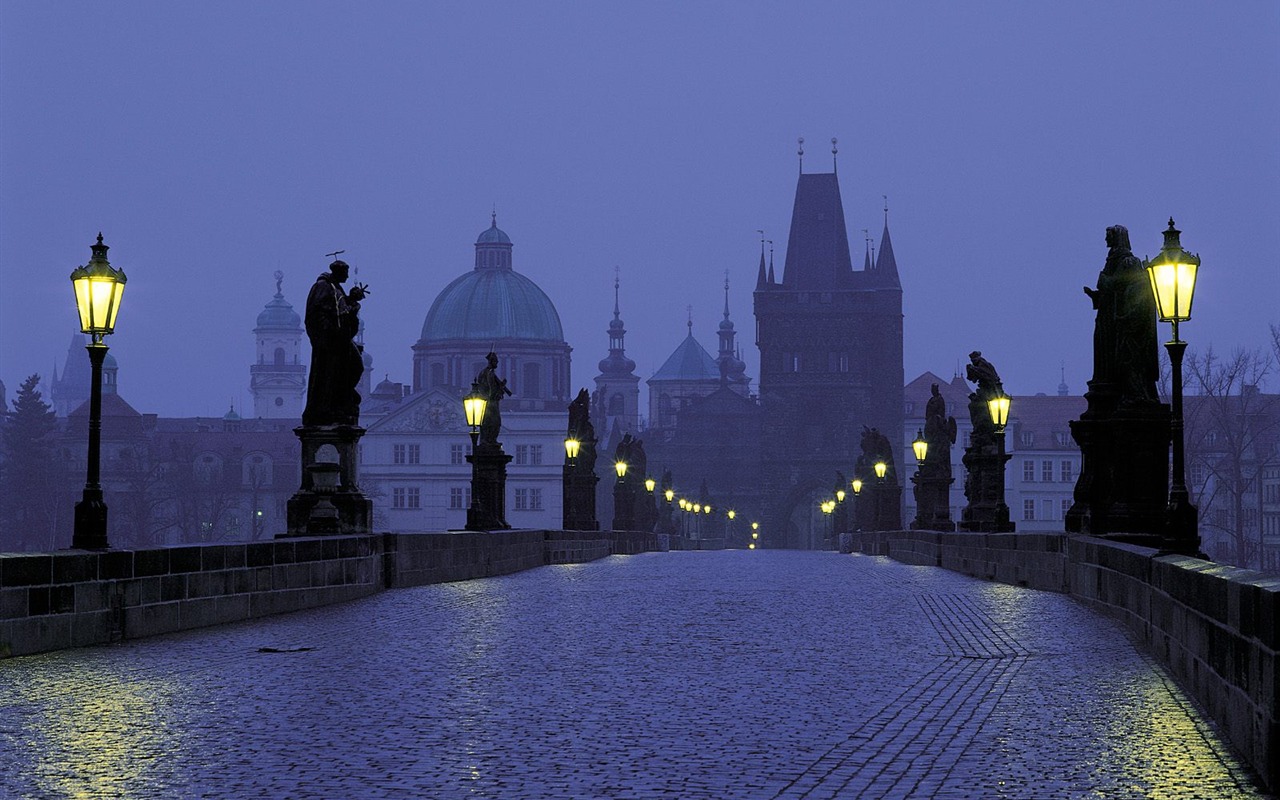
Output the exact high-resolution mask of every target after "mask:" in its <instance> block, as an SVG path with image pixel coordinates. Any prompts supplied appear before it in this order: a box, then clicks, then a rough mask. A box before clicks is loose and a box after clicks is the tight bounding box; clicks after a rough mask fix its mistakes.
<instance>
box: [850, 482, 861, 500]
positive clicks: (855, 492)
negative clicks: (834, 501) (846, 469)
mask: <svg viewBox="0 0 1280 800" xmlns="http://www.w3.org/2000/svg"><path fill="white" fill-rule="evenodd" d="M849 485H850V486H852V487H853V496H854V497H857V496H858V495H860V494H862V478H854V479H853V480H851V481H849Z"/></svg>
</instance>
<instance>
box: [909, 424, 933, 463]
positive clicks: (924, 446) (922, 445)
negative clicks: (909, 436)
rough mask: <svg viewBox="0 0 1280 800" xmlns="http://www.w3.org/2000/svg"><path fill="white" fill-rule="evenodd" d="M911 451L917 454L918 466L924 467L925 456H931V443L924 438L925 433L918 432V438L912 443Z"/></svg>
mask: <svg viewBox="0 0 1280 800" xmlns="http://www.w3.org/2000/svg"><path fill="white" fill-rule="evenodd" d="M911 449H912V450H913V451H914V452H915V454H916V464H918V465H920V466H924V459H925V456H927V455H928V454H929V442H928V441H926V440H925V438H924V431H922V430H917V431H916V438H915V441H913V442H912V443H911Z"/></svg>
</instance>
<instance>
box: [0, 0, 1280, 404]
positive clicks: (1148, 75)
mask: <svg viewBox="0 0 1280 800" xmlns="http://www.w3.org/2000/svg"><path fill="white" fill-rule="evenodd" d="M1048 5H1049V4H1043V3H1022V2H1010V3H981V4H941V3H900V2H884V3H874V4H871V3H859V4H852V3H829V4H827V3H810V4H804V5H801V6H796V5H795V4H782V3H778V4H771V5H762V4H761V5H749V4H745V3H724V4H714V5H713V4H710V3H699V4H689V3H643V4H631V5H628V6H627V7H625V8H622V7H621V6H620V5H618V4H600V5H596V4H580V3H578V4H515V3H513V4H499V3H483V4H480V3H465V4H464V3H456V4H448V5H445V4H430V5H428V4H421V3H393V2H379V3H368V4H364V3H362V4H357V3H343V4H334V3H317V2H306V3H303V2H293V3H286V2H270V3H249V2H234V3H194V2H189V3H171V2H153V3H99V2H94V3H56V4H45V3H19V2H12V0H10V1H9V2H4V3H3V4H0V269H2V270H3V277H4V282H5V291H4V292H3V294H2V295H0V342H2V343H3V345H2V349H0V379H2V380H3V381H4V382H5V384H6V385H7V386H8V387H9V391H10V396H12V392H13V391H14V390H15V389H16V387H17V385H18V383H19V382H20V381H21V379H22V378H23V377H24V376H26V375H28V374H30V373H32V372H40V373H42V374H45V375H47V374H48V372H49V369H50V367H51V365H52V364H53V363H54V361H55V360H57V361H58V363H59V366H61V363H62V361H63V359H64V358H65V356H66V347H67V342H68V340H69V338H70V334H71V333H72V332H74V330H75V325H76V319H75V313H74V310H73V306H72V293H71V288H70V282H69V281H68V275H69V273H70V271H71V269H72V268H73V267H75V266H76V265H79V264H82V263H84V262H85V261H86V260H87V259H88V257H89V245H90V244H91V243H92V241H93V239H94V236H95V235H96V234H97V232H98V231H99V230H101V231H103V233H104V234H105V236H106V241H107V243H108V244H109V245H111V246H112V250H111V254H110V255H111V258H112V261H113V263H115V264H116V265H117V266H120V267H123V268H124V269H125V270H126V271H127V273H128V275H129V289H128V292H127V294H126V296H125V304H124V306H123V310H122V312H121V316H120V320H119V328H118V333H116V334H115V335H114V336H112V337H110V339H109V340H108V343H109V344H110V345H111V348H112V352H113V353H114V354H115V355H116V357H117V358H118V359H119V362H120V365H121V373H120V383H121V393H122V394H123V395H124V397H125V398H126V399H128V400H129V401H130V402H131V403H133V405H134V406H135V407H137V408H138V409H139V410H142V411H154V412H158V413H160V414H162V415H196V414H200V415H212V414H219V415H220V414H221V413H223V412H224V411H225V410H226V408H227V404H228V402H229V401H232V400H234V402H235V403H236V406H237V407H238V408H243V407H244V406H246V405H249V394H248V382H249V372H248V365H249V363H250V362H251V360H252V359H253V354H254V349H253V346H254V342H253V336H252V333H251V329H252V327H253V324H254V319H255V317H256V315H257V313H258V311H259V310H260V309H261V307H262V305H263V304H264V303H266V302H267V301H268V300H269V299H270V297H271V295H272V293H273V292H274V281H273V279H272V277H271V275H272V272H273V271H275V270H277V269H280V270H283V271H284V272H285V294H286V297H287V298H288V299H289V300H290V301H291V302H293V303H294V305H295V306H297V307H298V308H299V310H301V305H302V301H303V298H304V297H305V292H306V289H307V287H308V286H309V285H310V283H311V281H312V280H314V278H315V276H316V274H318V273H319V272H320V271H321V270H322V269H323V268H324V267H325V265H326V263H327V261H326V259H325V257H324V254H325V253H327V252H329V251H332V250H337V249H345V250H346V251H347V252H346V255H345V256H344V258H346V259H347V260H348V261H350V262H351V263H352V264H353V265H354V266H357V267H359V269H360V276H359V277H360V279H361V280H364V281H367V282H368V283H369V284H370V286H371V288H372V290H373V295H372V297H371V298H370V300H369V301H368V302H367V304H366V306H365V308H366V314H365V316H366V319H367V337H366V342H367V345H368V348H369V350H370V352H371V353H372V354H373V356H374V359H375V371H376V375H375V382H376V381H377V380H380V379H381V378H382V377H383V374H384V373H389V374H390V376H391V378H392V379H393V380H401V381H408V380H409V379H410V372H409V369H410V363H411V351H410V347H411V345H412V344H413V343H414V341H416V340H417V338H418V335H419V332H420V329H421V326H422V321H423V318H424V317H425V315H426V312H427V309H428V308H429V307H430V304H431V301H432V300H433V299H434V297H435V295H436V294H437V292H439V290H440V289H441V288H443V287H444V286H445V285H446V284H447V283H448V282H449V281H450V280H452V279H453V278H455V277H456V276H457V275H459V274H461V273H462V272H464V271H466V270H468V269H470V268H471V266H472V243H473V242H474V241H475V237H476V235H477V234H478V233H479V232H480V231H481V230H482V229H484V228H485V227H487V225H488V222H489V212H490V209H491V208H492V207H493V206H494V205H495V204H496V207H497V210H498V222H499V225H500V226H501V227H502V228H503V229H504V230H506V232H507V233H508V234H510V236H511V238H512V240H513V241H514V242H515V254H514V257H515V267H516V269H517V270H518V271H520V272H523V273H524V274H526V275H528V276H529V277H530V278H532V279H533V280H534V281H536V282H537V283H538V284H539V285H540V286H541V287H542V288H543V289H544V290H545V291H546V292H547V294H548V295H549V296H550V297H551V299H552V300H553V301H554V302H555V303H556V305H557V307H558V308H559V311H560V315H561V318H562V320H563V322H564V327H565V335H566V338H567V339H568V341H569V343H570V344H571V345H572V346H573V347H574V354H573V355H574V364H573V369H574V372H573V380H574V383H575V384H577V385H582V386H590V385H592V383H591V379H592V378H593V377H594V375H595V373H596V362H597V361H598V360H599V359H600V358H602V357H603V356H604V355H605V352H606V345H607V339H606V336H605V326H606V324H607V322H608V320H609V319H610V316H611V309H612V302H613V286H612V282H613V268H614V266H615V265H617V266H619V267H620V268H621V270H622V281H623V287H622V292H623V296H622V304H623V318H624V320H625V321H626V323H627V328H628V331H629V333H628V336H627V345H628V354H629V355H630V356H631V357H632V358H634V359H635V360H636V362H637V364H638V368H637V372H639V373H640V374H641V377H642V378H648V377H649V375H651V374H652V373H653V371H654V370H656V369H657V368H658V366H660V365H661V363H662V361H663V360H664V359H665V358H666V357H667V355H668V354H670V352H671V351H672V350H673V349H674V348H675V347H676V345H677V344H678V343H679V341H680V340H681V339H682V338H683V336H684V334H685V325H684V323H685V318H686V312H685V307H686V306H687V305H692V306H693V315H694V333H695V335H696V336H697V338H698V339H699V341H701V342H702V344H703V346H704V347H706V348H708V349H709V350H714V348H715V326H716V324H717V323H718V322H719V319H720V312H721V307H722V304H723V294H722V283H723V280H724V271H725V270H729V271H730V273H731V278H730V279H731V283H732V288H731V297H730V304H731V310H732V312H733V319H734V321H735V322H736V324H737V327H738V330H739V331H740V336H739V339H740V341H741V342H742V344H743V345H744V351H745V354H746V357H747V362H748V365H749V369H748V373H749V374H750V375H751V376H752V377H753V378H758V375H759V369H758V358H757V353H756V351H755V348H754V345H753V343H752V331H753V328H754V322H753V317H752V314H751V302H750V291H751V289H752V288H753V286H754V280H755V269H756V262H757V259H758V257H759V241H758V236H757V234H756V233H755V231H756V229H758V228H764V229H765V230H766V231H767V233H768V235H769V236H771V237H772V238H774V239H775V240H776V241H777V245H776V246H777V261H778V264H779V267H780V266H781V262H782V260H783V256H784V251H785V241H786V232H787V227H788V224H789V221H790V213H791V201H792V197H793V194H794V191H795V175H796V157H795V149H796V137H797V136H804V137H805V138H806V142H807V144H806V151H807V155H806V158H805V165H806V169H808V170H810V171H828V170H829V169H830V164H831V158H830V153H829V150H830V145H829V143H828V142H829V140H830V138H831V137H832V136H836V137H839V139H840V145H839V147H840V178H841V188H842V191H843V196H844V206H845V213H846V215H847V224H848V228H849V231H850V234H851V237H852V238H853V241H852V242H851V249H852V250H853V252H854V253H855V262H856V263H857V264H859V265H860V264H861V254H862V252H863V243H862V233H861V231H862V229H863V228H870V229H871V230H872V231H873V234H874V235H875V236H876V238H877V241H878V238H879V232H880V228H881V226H882V219H883V212H882V210H881V208H882V205H883V201H882V200H881V195H888V197H889V207H890V212H889V215H890V229H891V231H892V234H893V241H894V249H895V252H896V255H897V259H898V266H899V269H900V271H901V275H902V281H903V288H904V309H905V315H906V321H905V328H906V365H905V367H906V374H907V377H908V379H910V378H913V377H915V376H916V375H918V374H919V373H920V372H922V371H924V370H926V369H929V370H933V371H935V372H938V373H940V374H943V375H944V376H950V374H951V373H952V371H953V370H954V369H955V365H956V363H957V361H958V360H960V359H963V358H964V356H965V354H967V353H968V352H969V350H972V349H981V350H982V351H984V353H986V355H987V356H988V357H989V358H990V359H991V360H992V361H993V362H994V363H995V364H996V366H997V367H998V368H999V369H1000V371H1001V373H1002V376H1003V377H1004V380H1005V385H1006V386H1007V387H1008V388H1009V389H1010V391H1013V392H1017V393H1033V392H1037V391H1045V392H1052V391H1054V389H1055V387H1056V386H1057V384H1058V380H1059V372H1058V369H1059V364H1060V363H1065V367H1066V380H1067V382H1068V384H1070V386H1071V389H1072V391H1073V393H1080V392H1082V391H1083V390H1084V382H1085V381H1086V380H1087V379H1088V377H1089V372H1090V369H1091V365H1090V358H1091V351H1090V341H1091V330H1092V311H1091V309H1090V306H1089V302H1088V299H1087V298H1086V297H1085V296H1084V294H1083V293H1082V292H1081V291H1080V287H1081V286H1082V285H1084V284H1090V285H1092V284H1093V283H1094V282H1095V279H1096V276H1097V272H1098V270H1099V269H1100V268H1101V266H1102V263H1103V260H1104V258H1105V255H1106V248H1105V245H1104V242H1103V235H1104V229H1105V228H1106V226H1107V225H1111V224H1116V223H1120V224H1124V225H1127V226H1128V227H1129V229H1130V233H1131V237H1132V240H1133V245H1134V250H1135V252H1136V253H1137V254H1138V255H1139V256H1142V255H1155V253H1156V252H1157V251H1158V250H1159V247H1160V242H1161V236H1160V232H1161V230H1162V229H1163V228H1164V227H1165V221H1166V220H1167V218H1168V217H1169V216H1170V215H1171V214H1172V215H1173V216H1174V217H1175V218H1176V220H1177V222H1178V226H1179V227H1180V228H1181V229H1182V230H1183V231H1184V233H1183V243H1184V245H1185V246H1186V247H1187V249H1189V250H1191V251H1193V252H1199V253H1200V255H1201V257H1202V258H1203V267H1202V272H1201V276H1202V282H1201V286H1200V291H1199V292H1198V293H1197V295H1196V308H1195V317H1194V319H1193V320H1192V321H1191V322H1190V323H1189V324H1187V325H1186V326H1184V327H1183V333H1184V338H1186V339H1188V340H1189V341H1190V342H1191V343H1192V346H1193V347H1197V346H1202V345H1204V344H1207V343H1210V342H1211V343H1213V344H1214V345H1215V346H1216V347H1218V348H1219V349H1222V350H1229V349H1231V348H1233V347H1236V346H1242V345H1244V346H1254V345H1259V344H1261V343H1262V341H1263V337H1264V335H1265V334H1266V330H1267V325H1268V324H1269V323H1275V322H1280V310H1277V301H1278V300H1280V259H1277V257H1276V253H1277V244H1276V241H1275V238H1276V233H1277V222H1278V221H1280V4H1276V3H1275V2H1273V1H1272V0H1264V1H1262V2H1234V3H1231V4H1229V5H1211V4H1203V3H1167V2H1161V3H1154V2H1150V3H1148V2H1131V3H1113V2H1107V3H1063V4H1056V7H1054V8H1049V7H1048ZM987 308H989V309H990V311H985V310H984V309H987ZM1164 327H1165V328H1166V330H1163V331H1162V332H1161V335H1162V337H1163V336H1166V335H1167V326H1164ZM1274 385H1275V384H1274V382H1273V386H1274ZM250 407H251V406H250Z"/></svg>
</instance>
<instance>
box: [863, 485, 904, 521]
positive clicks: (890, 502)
mask: <svg viewBox="0 0 1280 800" xmlns="http://www.w3.org/2000/svg"><path fill="white" fill-rule="evenodd" d="M862 491H863V493H865V492H866V491H867V490H866V487H865V486H864V487H863V490H862ZM871 492H872V495H871V496H872V497H873V498H874V499H875V527H874V528H872V530H877V531H900V530H902V487H901V486H899V485H898V482H897V481H896V480H895V481H891V480H885V481H883V482H880V481H877V482H876V483H874V484H872V488H871Z"/></svg>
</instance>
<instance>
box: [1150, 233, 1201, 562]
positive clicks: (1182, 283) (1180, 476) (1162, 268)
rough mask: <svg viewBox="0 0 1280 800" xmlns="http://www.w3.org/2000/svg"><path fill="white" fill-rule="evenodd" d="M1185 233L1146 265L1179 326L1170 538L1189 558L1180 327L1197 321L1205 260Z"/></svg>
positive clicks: (1172, 237)
mask: <svg viewBox="0 0 1280 800" xmlns="http://www.w3.org/2000/svg"><path fill="white" fill-rule="evenodd" d="M1181 233H1182V231H1180V230H1178V229H1177V228H1175V227H1173V217H1170V218H1169V228H1168V230H1166V231H1165V232H1164V247H1162V248H1161V249H1160V253H1159V255H1157V256H1156V257H1155V258H1154V259H1152V260H1150V261H1147V260H1144V261H1143V265H1144V266H1145V267H1146V268H1147V275H1148V277H1150V279H1151V292H1152V294H1154V295H1155V298H1156V313H1157V314H1158V316H1159V317H1160V321H1161V322H1171V323H1173V338H1172V339H1171V340H1169V341H1167V342H1165V344H1164V346H1165V349H1166V350H1168V351H1169V364H1170V366H1171V367H1172V373H1173V375H1172V378H1173V397H1172V400H1173V403H1172V409H1171V410H1172V412H1173V420H1172V423H1173V424H1172V427H1173V431H1172V432H1173V481H1172V485H1171V486H1170V488H1169V509H1168V523H1167V524H1168V538H1169V539H1170V543H1171V545H1172V547H1171V549H1173V550H1175V551H1176V552H1179V553H1183V554H1185V555H1196V554H1197V553H1199V551H1200V535H1199V531H1198V530H1197V527H1198V526H1197V520H1196V516H1197V513H1196V507H1195V506H1193V505H1191V498H1190V496H1189V494H1188V493H1187V481H1186V461H1185V459H1186V456H1185V453H1184V451H1183V430H1182V355H1183V353H1185V352H1186V349H1187V343H1186V342H1184V341H1182V340H1181V339H1179V338H1178V323H1179V322H1186V321H1187V320H1189V319H1191V300H1192V298H1193V297H1194V295H1195V289H1196V272H1197V271H1198V270H1199V268H1200V256H1198V255H1192V254H1191V253H1188V252H1187V251H1186V250H1183V249H1182V243H1181V242H1180V241H1179V239H1178V237H1179V236H1180V235H1181Z"/></svg>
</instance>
